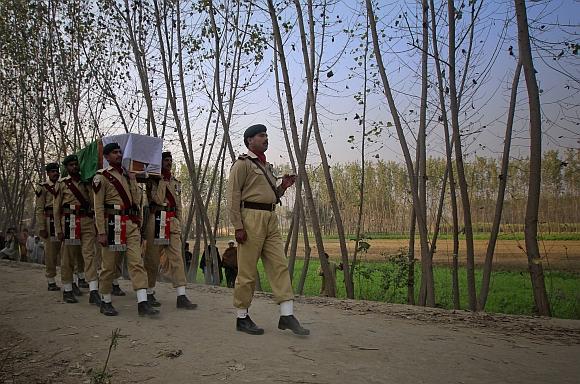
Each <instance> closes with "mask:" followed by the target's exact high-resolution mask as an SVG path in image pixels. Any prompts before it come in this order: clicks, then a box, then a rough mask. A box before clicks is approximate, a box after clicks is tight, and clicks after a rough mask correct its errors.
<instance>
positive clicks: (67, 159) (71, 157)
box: [62, 155, 79, 167]
mask: <svg viewBox="0 0 580 384" xmlns="http://www.w3.org/2000/svg"><path fill="white" fill-rule="evenodd" d="M71 161H76V162H77V163H78V161H79V158H78V157H77V155H68V156H67V157H65V158H64V160H63V161H62V165H64V166H65V167H66V166H67V165H68V163H70V162H71Z"/></svg>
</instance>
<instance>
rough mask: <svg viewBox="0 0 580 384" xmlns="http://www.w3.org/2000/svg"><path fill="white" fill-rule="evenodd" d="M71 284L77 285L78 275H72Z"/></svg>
mask: <svg viewBox="0 0 580 384" xmlns="http://www.w3.org/2000/svg"><path fill="white" fill-rule="evenodd" d="M73 283H75V284H77V285H78V283H79V275H77V274H76V273H74V274H73Z"/></svg>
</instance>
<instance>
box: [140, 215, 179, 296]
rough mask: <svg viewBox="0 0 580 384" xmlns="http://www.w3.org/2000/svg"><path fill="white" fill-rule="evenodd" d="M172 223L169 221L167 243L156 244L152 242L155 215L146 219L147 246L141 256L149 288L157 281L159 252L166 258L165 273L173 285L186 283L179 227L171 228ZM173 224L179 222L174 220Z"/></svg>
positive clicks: (177, 285) (177, 224)
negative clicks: (169, 228)
mask: <svg viewBox="0 0 580 384" xmlns="http://www.w3.org/2000/svg"><path fill="white" fill-rule="evenodd" d="M173 225H174V223H171V228H172V230H171V234H170V236H169V244H168V245H157V244H153V240H154V237H155V215H150V216H149V220H147V228H146V231H145V234H146V238H147V248H146V250H145V255H144V257H143V263H144V265H145V269H146V270H147V280H148V282H149V288H154V287H155V283H156V282H157V275H158V274H159V260H160V259H161V254H163V255H165V257H166V258H167V261H168V267H167V274H168V275H169V277H170V279H171V282H172V283H173V287H174V288H177V287H181V286H185V285H187V279H186V278H185V267H184V265H183V252H182V249H181V228H175V229H173V228H174V227H173ZM175 225H176V226H179V222H176V223H175Z"/></svg>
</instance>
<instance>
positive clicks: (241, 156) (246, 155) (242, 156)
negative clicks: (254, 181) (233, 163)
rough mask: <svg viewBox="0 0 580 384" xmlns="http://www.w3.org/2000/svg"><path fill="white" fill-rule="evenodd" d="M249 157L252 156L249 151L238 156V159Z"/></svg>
mask: <svg viewBox="0 0 580 384" xmlns="http://www.w3.org/2000/svg"><path fill="white" fill-rule="evenodd" d="M249 158H250V156H248V154H247V153H242V154H241V155H239V156H238V160H246V159H249Z"/></svg>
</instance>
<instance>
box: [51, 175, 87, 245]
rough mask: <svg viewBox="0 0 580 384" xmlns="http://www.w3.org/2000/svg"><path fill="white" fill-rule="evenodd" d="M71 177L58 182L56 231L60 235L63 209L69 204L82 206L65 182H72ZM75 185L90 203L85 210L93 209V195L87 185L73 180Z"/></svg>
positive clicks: (55, 217) (55, 208) (55, 209)
mask: <svg viewBox="0 0 580 384" xmlns="http://www.w3.org/2000/svg"><path fill="white" fill-rule="evenodd" d="M70 179H71V177H70V176H67V177H64V178H62V179H60V180H59V181H58V193H57V195H56V198H55V199H54V230H55V233H56V234H57V235H58V234H59V233H62V223H61V221H60V219H61V215H62V207H63V206H65V205H69V204H74V205H81V202H80V201H79V200H78V199H77V198H76V196H75V195H74V194H73V193H72V191H71V190H70V189H69V188H68V187H67V185H66V184H65V180H70ZM73 184H74V185H75V186H76V187H77V189H78V190H79V192H80V193H81V195H83V197H84V198H85V199H86V200H87V201H88V202H89V204H90V206H89V207H83V208H85V209H91V208H92V205H93V194H92V192H91V190H90V188H89V185H87V183H83V182H82V181H78V182H77V181H75V180H74V179H73Z"/></svg>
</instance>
